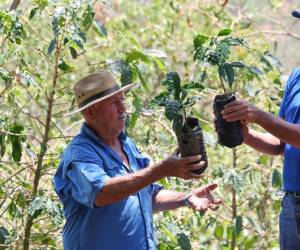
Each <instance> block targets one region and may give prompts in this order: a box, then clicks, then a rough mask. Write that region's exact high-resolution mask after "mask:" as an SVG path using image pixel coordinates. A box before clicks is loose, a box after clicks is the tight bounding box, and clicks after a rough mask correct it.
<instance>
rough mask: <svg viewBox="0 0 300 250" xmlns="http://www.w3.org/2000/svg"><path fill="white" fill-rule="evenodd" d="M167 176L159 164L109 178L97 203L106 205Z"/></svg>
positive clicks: (97, 204) (98, 196)
mask: <svg viewBox="0 0 300 250" xmlns="http://www.w3.org/2000/svg"><path fill="white" fill-rule="evenodd" d="M163 177H165V176H164V173H162V171H161V169H160V168H159V166H158V165H154V166H152V167H148V168H145V169H143V170H140V171H137V172H135V173H132V174H128V175H125V176H118V177H114V178H111V179H108V180H107V181H106V183H105V185H104V187H103V189H102V190H101V191H100V192H99V193H98V194H97V197H96V201H95V205H96V206H104V205H107V204H111V203H113V202H116V201H119V200H122V199H124V198H126V197H128V196H129V195H131V194H134V193H136V192H137V191H138V190H140V189H142V188H144V187H145V186H147V185H150V184H151V183H153V182H155V181H157V180H159V179H161V178H163Z"/></svg>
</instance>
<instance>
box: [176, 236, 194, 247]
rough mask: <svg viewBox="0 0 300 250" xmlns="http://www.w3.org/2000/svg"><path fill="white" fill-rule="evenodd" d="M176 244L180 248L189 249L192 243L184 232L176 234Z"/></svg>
mask: <svg viewBox="0 0 300 250" xmlns="http://www.w3.org/2000/svg"><path fill="white" fill-rule="evenodd" d="M177 239H178V244H179V246H180V247H181V249H182V250H191V249H192V245H191V242H190V239H189V237H188V236H187V235H186V234H184V233H179V234H177Z"/></svg>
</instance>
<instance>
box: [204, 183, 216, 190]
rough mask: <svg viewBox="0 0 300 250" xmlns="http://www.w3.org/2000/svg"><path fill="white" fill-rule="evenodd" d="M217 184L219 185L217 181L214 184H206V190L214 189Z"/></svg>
mask: <svg viewBox="0 0 300 250" xmlns="http://www.w3.org/2000/svg"><path fill="white" fill-rule="evenodd" d="M217 186H218V184H217V183H212V184H208V185H206V186H205V187H204V189H205V190H206V191H212V190H214V189H216V187H217Z"/></svg>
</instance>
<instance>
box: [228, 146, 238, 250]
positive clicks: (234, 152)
mask: <svg viewBox="0 0 300 250" xmlns="http://www.w3.org/2000/svg"><path fill="white" fill-rule="evenodd" d="M232 159H233V164H232V165H233V169H236V161H237V155H236V149H235V148H234V149H233V150H232ZM232 185H234V183H232ZM231 207H232V222H236V216H237V202H236V191H235V189H234V187H232V204H231ZM232 224H233V223H232ZM234 227H235V225H234V224H233V230H232V240H231V248H230V249H231V250H234V249H235V246H236V231H235V228H234Z"/></svg>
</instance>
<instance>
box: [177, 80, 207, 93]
mask: <svg viewBox="0 0 300 250" xmlns="http://www.w3.org/2000/svg"><path fill="white" fill-rule="evenodd" d="M182 89H197V90H199V91H202V90H203V89H205V87H204V86H203V85H202V84H201V83H200V82H197V81H191V82H189V83H188V84H185V85H183V86H182Z"/></svg>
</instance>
